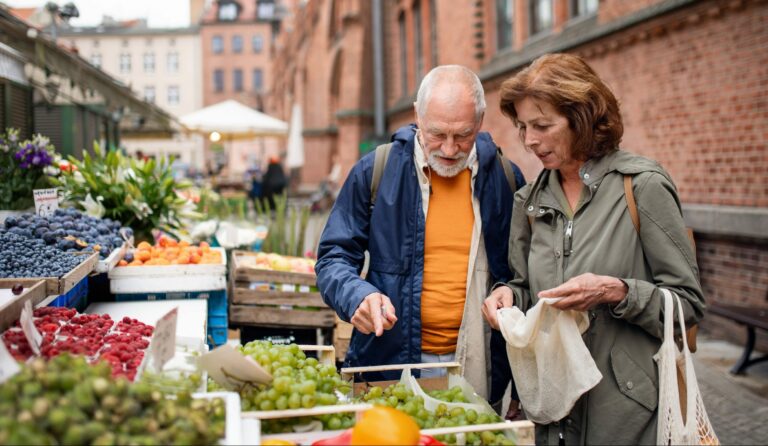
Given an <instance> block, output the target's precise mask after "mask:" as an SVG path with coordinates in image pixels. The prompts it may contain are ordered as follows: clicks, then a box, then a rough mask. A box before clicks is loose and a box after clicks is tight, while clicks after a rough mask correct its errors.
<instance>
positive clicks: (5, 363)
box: [0, 342, 21, 384]
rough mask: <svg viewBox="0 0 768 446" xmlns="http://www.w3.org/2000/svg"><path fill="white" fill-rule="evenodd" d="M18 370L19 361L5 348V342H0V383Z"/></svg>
mask: <svg viewBox="0 0 768 446" xmlns="http://www.w3.org/2000/svg"><path fill="white" fill-rule="evenodd" d="M19 370H21V367H19V363H18V362H16V360H15V359H14V358H13V356H11V354H10V353H9V352H8V349H7V348H5V343H4V342H0V384H2V383H4V382H6V381H8V380H9V379H11V377H12V376H13V375H15V374H17V373H19Z"/></svg>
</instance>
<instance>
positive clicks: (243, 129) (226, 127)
mask: <svg viewBox="0 0 768 446" xmlns="http://www.w3.org/2000/svg"><path fill="white" fill-rule="evenodd" d="M179 121H180V122H181V124H182V125H184V126H185V127H187V129H189V130H191V131H194V132H198V133H204V134H208V133H212V132H218V133H220V134H221V135H222V136H224V137H225V138H228V139H242V138H254V137H257V136H284V135H286V134H287V133H288V124H287V123H286V122H284V121H281V120H279V119H277V118H273V117H272V116H269V115H267V114H264V113H261V112H260V111H258V110H254V109H252V108H250V107H248V106H247V105H244V104H241V103H240V102H237V101H235V100H232V99H230V100H227V101H224V102H219V103H218V104H214V105H211V106H208V107H205V108H202V109H200V110H197V111H195V112H192V113H189V114H187V115H184V116H182V117H181V118H179Z"/></svg>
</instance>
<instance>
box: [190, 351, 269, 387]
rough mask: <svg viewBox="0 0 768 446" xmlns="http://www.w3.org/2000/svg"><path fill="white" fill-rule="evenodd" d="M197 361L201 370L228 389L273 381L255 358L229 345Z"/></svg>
mask: <svg viewBox="0 0 768 446" xmlns="http://www.w3.org/2000/svg"><path fill="white" fill-rule="evenodd" d="M197 361H198V365H199V366H200V368H201V369H203V370H205V371H207V372H208V376H210V377H211V378H213V380H214V381H216V382H217V383H219V384H220V385H222V386H223V387H224V388H226V389H230V390H235V389H238V388H240V387H242V386H243V385H244V384H245V383H269V382H271V381H272V375H270V374H269V373H267V371H266V370H264V369H263V368H261V366H260V365H259V363H257V362H256V361H254V360H253V358H251V357H249V356H244V355H243V354H242V353H240V352H238V351H237V350H235V349H234V348H232V346H230V345H227V344H224V345H222V346H221V347H218V348H216V349H214V350H212V351H211V352H209V353H206V354H204V355H202V356H200V358H199V359H198V360H197Z"/></svg>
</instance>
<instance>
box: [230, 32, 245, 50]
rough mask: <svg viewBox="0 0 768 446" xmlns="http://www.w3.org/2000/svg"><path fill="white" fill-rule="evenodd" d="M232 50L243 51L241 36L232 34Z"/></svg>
mask: <svg viewBox="0 0 768 446" xmlns="http://www.w3.org/2000/svg"><path fill="white" fill-rule="evenodd" d="M232 52H233V53H237V54H240V53H242V52H243V36H238V35H235V36H232Z"/></svg>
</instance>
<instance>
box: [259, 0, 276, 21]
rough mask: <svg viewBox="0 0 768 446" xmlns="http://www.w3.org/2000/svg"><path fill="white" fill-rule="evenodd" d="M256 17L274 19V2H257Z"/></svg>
mask: <svg viewBox="0 0 768 446" xmlns="http://www.w3.org/2000/svg"><path fill="white" fill-rule="evenodd" d="M258 17H259V18H260V19H273V18H275V2H274V0H259V1H258Z"/></svg>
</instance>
